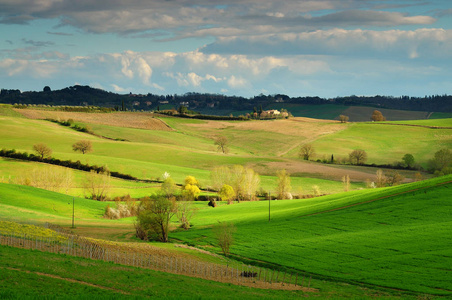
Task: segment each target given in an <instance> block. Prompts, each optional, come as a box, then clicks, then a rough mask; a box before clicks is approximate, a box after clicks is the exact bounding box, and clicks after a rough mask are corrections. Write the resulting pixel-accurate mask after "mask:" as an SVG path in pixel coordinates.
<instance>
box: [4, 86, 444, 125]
mask: <svg viewBox="0 0 452 300" xmlns="http://www.w3.org/2000/svg"><path fill="white" fill-rule="evenodd" d="M0 103H9V104H15V103H17V104H45V105H67V106H102V107H110V108H114V109H115V110H163V109H172V108H176V109H177V108H179V107H180V106H185V107H187V108H189V109H190V110H192V111H197V112H200V113H203V114H212V115H229V114H233V115H236V116H237V115H240V114H243V115H245V114H246V113H250V114H252V113H253V112H260V111H262V110H266V109H282V108H285V109H287V110H288V111H289V112H291V113H292V114H293V115H294V116H305V117H314V118H322V119H333V118H337V117H338V116H339V114H347V113H349V114H351V115H352V116H350V121H363V120H362V119H360V118H359V117H357V116H360V115H361V112H358V113H356V110H351V111H350V109H349V108H351V107H368V108H369V107H370V109H379V110H399V111H416V112H420V113H417V114H414V115H412V114H403V113H391V115H393V117H390V118H388V119H390V120H406V119H425V118H429V117H430V116H431V113H433V112H435V113H446V114H452V96H451V95H434V96H425V97H409V96H401V97H393V96H379V95H377V96H354V95H352V96H347V97H336V98H328V99H327V98H320V97H289V96H287V95H282V94H276V95H263V94H260V95H258V96H254V97H250V98H244V97H240V96H225V95H221V94H201V93H186V94H184V95H177V94H174V95H154V94H151V93H148V94H145V95H144V94H140V95H136V94H132V93H130V94H116V93H112V92H107V91H104V90H101V89H96V88H92V87H89V86H81V85H75V86H71V87H67V88H64V89H61V90H54V91H52V90H51V89H50V87H48V86H46V87H45V88H44V89H43V91H41V92H36V91H31V92H21V91H20V90H8V89H2V90H1V92H0ZM370 109H367V110H366V111H368V110H370ZM367 114H368V112H366V116H365V120H366V121H367V120H368V116H367ZM387 114H388V111H387ZM447 116H448V115H446V117H447ZM449 117H450V116H449Z"/></svg>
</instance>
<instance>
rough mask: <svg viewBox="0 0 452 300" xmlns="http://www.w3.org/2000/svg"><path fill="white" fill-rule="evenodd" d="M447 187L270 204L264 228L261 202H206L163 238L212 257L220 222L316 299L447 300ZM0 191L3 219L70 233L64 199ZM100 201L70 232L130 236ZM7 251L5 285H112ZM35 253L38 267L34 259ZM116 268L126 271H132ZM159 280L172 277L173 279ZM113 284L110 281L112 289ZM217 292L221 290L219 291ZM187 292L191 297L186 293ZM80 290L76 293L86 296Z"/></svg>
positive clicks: (247, 254) (427, 185)
mask: <svg viewBox="0 0 452 300" xmlns="http://www.w3.org/2000/svg"><path fill="white" fill-rule="evenodd" d="M451 181H452V176H447V177H441V178H436V179H433V180H429V181H423V182H417V183H412V184H408V185H403V186H399V187H394V188H384V189H371V190H363V191H355V192H349V193H343V194H336V195H330V196H325V197H320V198H314V199H303V200H292V201H271V203H270V205H271V221H270V222H268V204H269V203H268V202H267V201H263V202H244V203H240V204H234V205H229V206H228V205H222V206H220V207H217V208H215V209H212V208H209V207H207V206H206V205H205V203H197V206H198V208H199V211H198V213H197V215H196V217H195V219H194V220H193V227H192V229H190V230H189V231H176V232H173V233H171V235H170V238H171V239H172V240H173V241H174V240H182V241H186V242H188V243H190V244H196V245H199V246H201V247H205V248H207V249H210V250H214V252H216V251H219V250H218V249H217V248H216V247H215V246H214V245H215V241H214V238H213V233H212V231H211V229H210V227H211V226H212V225H213V224H215V223H217V222H218V221H228V222H232V223H234V224H235V226H236V227H237V232H236V234H235V244H234V246H233V248H232V254H233V255H232V257H236V258H240V259H246V260H249V261H251V262H252V261H254V262H256V263H258V264H261V265H262V264H264V265H267V266H271V267H274V268H277V269H286V268H287V269H291V270H297V271H301V272H303V271H304V272H308V273H309V274H313V275H314V280H313V282H312V286H313V287H314V288H316V289H319V293H320V294H318V296H324V297H330V296H331V295H334V296H336V297H345V298H349V297H352V296H353V297H370V295H374V296H375V295H379V296H388V295H390V296H391V295H392V296H393V297H398V296H402V297H403V298H406V297H408V294H402V295H400V294H399V293H398V292H395V291H392V292H389V291H390V290H387V289H386V288H389V289H396V290H400V291H405V292H409V293H414V295H416V294H417V295H420V294H433V295H444V296H447V295H449V296H450V295H451V293H452V286H451V282H450V281H449V280H448V279H447V278H448V274H449V273H450V272H451V270H450V269H449V268H448V267H447V266H450V265H451V261H452V254H451V252H450V250H449V246H450V243H451V242H452V241H451V239H450V234H449V230H450V226H451V225H452V223H451V222H452V221H451V219H450V211H451V210H450V209H451V207H452V202H451V199H450V197H448V196H449V195H450V188H452V183H451ZM0 194H1V195H2V198H0V200H1V204H0V206H1V207H0V212H2V215H1V216H0V218H3V217H4V216H7V217H8V216H16V219H17V218H23V219H27V220H40V218H45V219H46V220H52V221H55V222H57V223H60V224H62V225H65V224H66V226H67V227H68V226H69V224H70V222H69V220H70V215H71V205H70V204H71V202H70V200H71V199H72V198H71V197H68V196H63V195H61V194H57V193H52V192H48V191H43V190H39V189H34V188H29V187H23V186H15V185H8V184H0ZM3 196H4V197H3ZM104 204H105V203H99V202H96V201H91V200H86V199H76V207H75V209H76V217H77V219H76V222H77V223H76V224H77V228H76V229H75V230H76V232H78V233H88V232H91V234H92V235H94V236H96V234H98V235H102V236H103V237H104V238H112V237H113V235H111V234H110V230H113V231H116V233H118V232H122V233H123V234H124V235H126V234H125V233H126V232H127V231H129V232H131V231H133V228H132V224H131V223H132V220H131V219H123V220H119V221H111V220H104V219H102V218H101V214H102V211H103V207H102V206H103V205H104ZM245 212H246V213H245ZM42 220H43V219H42ZM93 231H94V232H93ZM419 240H422V243H419ZM129 242H130V240H129ZM171 245H172V244H169V245H166V247H167V246H171ZM4 249H9V248H4V247H2V255H0V261H1V262H0V268H3V269H5V268H14V269H19V271H17V270H16V271H17V272H16V271H14V272H9V271H8V278H9V277H11V278H15V279H16V280H20V278H26V276H28V275H25V274H29V273H27V271H31V272H35V273H36V272H39V273H44V274H51V275H52V274H53V275H55V276H60V277H64V278H75V279H76V280H78V281H82V282H89V283H92V284H95V285H100V286H106V287H111V285H106V283H105V281H102V280H99V281H96V280H94V279H93V278H95V277H96V276H91V275H86V276H85V275H82V274H91V273H90V272H93V271H90V270H85V269H83V270H82V269H79V266H77V264H81V265H84V266H93V270H94V269H97V270H104V269H102V268H104V267H105V268H109V269H111V270H110V271H108V272H109V273H112V274H114V272H115V271H114V270H115V269H116V268H117V267H115V265H112V264H105V263H102V262H89V263H83V261H84V260H81V259H73V258H67V257H64V256H57V255H51V254H39V255H37V254H36V252H30V253H31V254H30V257H33V261H32V262H28V261H27V257H28V256H27V255H28V254H27V253H28V252H26V251H25V250H17V249H15V250H8V251H9V252H10V253H12V254H11V255H20V256H21V257H23V258H22V259H21V260H14V259H13V260H9V259H8V256H7V255H5V254H4V253H6V252H5V250H4ZM17 253H19V254H17ZM8 255H10V254H8ZM41 255H42V257H43V258H42V262H39V259H40V258H41ZM4 259H5V260H6V261H7V263H5V261H4ZM12 262H14V263H12ZM77 262H79V263H77ZM332 262H334V263H332ZM74 264H75V265H76V266H74ZM65 267H68V268H69V267H70V268H75V269H74V270H76V271H77V272H72V273H71V274H74V277H68V275H67V274H66V275H64V276H62V275H61V274H64V273H59V272H66V271H65ZM118 268H119V269H121V270H123V271H124V270H125V269H129V268H128V267H118ZM5 270H7V269H5ZM130 270H131V271H130V273H128V274H129V276H130V278H135V276H137V277H139V276H143V272H145V273H146V272H151V273H152V271H148V270H137V269H134V268H131V269H130ZM78 271H80V272H78ZM82 271H83V272H82ZM55 272H58V273H55ZM86 272H87V273H86ZM103 272H107V271H106V270H105V271H103ZM0 273H2V272H0ZM157 273H158V272H157ZM2 274H5V273H2ZM23 276H25V277H23ZM36 276H38V277H36ZM39 276H47V275H42V274H40V275H39V274H34V275H32V276H31V275H30V277H31V278H34V279H37V278H39ZM162 276H164V277H165V278H172V276H175V275H169V274H163V275H162ZM175 277H178V276H175ZM41 278H42V277H41ZM112 278H115V277H112ZM117 278H120V277H117ZM153 278H154V277H153ZM10 280H12V279H10ZM58 280H61V279H60V278H58ZM58 280H57V282H58ZM167 280H170V279H167ZM186 280H188V281H189V282H190V283H187V284H188V285H190V284H191V285H193V284H195V283H194V282H195V281H196V280H195V279H194V281H192V279H186ZM133 281H134V282H135V280H133ZM1 282H3V283H4V282H5V281H1ZM7 282H10V281H9V280H8V281H7ZM32 282H33V280H32V279H30V280H28V279H24V281H23V287H24V291H29V290H28V289H30V290H31V289H33V288H35V285H33V284H32ZM112 282H113V280H112ZM112 282H110V284H113V283H112ZM201 282H202V281H201ZM341 282H345V283H347V284H341ZM3 283H2V284H3ZM180 284H181V285H182V286H185V284H186V283H185V281H181V283H180ZM206 284H209V286H210V284H213V286H214V287H213V288H215V285H217V283H206ZM350 284H351V285H350ZM6 285H7V286H9V285H8V284H6ZM219 285H220V287H219V288H220V289H221V288H222V287H221V286H222V284H219ZM27 286H30V287H27ZM62 286H64V284H63V285H57V287H55V286H54V287H53V288H52V290H53V292H54V293H59V294H60V295H61V293H63V294H64V292H62V291H61V289H60V288H61V287H62ZM117 286H120V285H117ZM169 286H170V285H168V287H164V286H160V287H159V292H161V290H160V289H162V290H165V289H166V288H169ZM195 286H196V284H195ZM356 286H364V287H366V288H364V289H363V288H356ZM50 287H51V286H49V287H48V288H50ZM82 287H85V288H86V286H85V284H83V283H82ZM73 288H75V289H78V288H80V286H79V287H77V285H75V286H74V287H73ZM206 288H207V287H206ZM233 288H234V289H235V287H233ZM369 288H370V289H369ZM375 288H378V289H380V292H377V291H375V290H373V289H375ZM119 289H120V290H122V289H123V288H122V287H121V288H119ZM187 289H188V290H190V288H189V287H188V286H187ZM241 289H242V288H240V287H238V288H237V290H235V291H234V292H233V293H239V294H241V293H242V290H241ZM101 290H102V289H101ZM245 290H246V288H245ZM2 291H8V293H10V294H6V295H14V296H16V295H20V291H18V290H17V289H16V288H10V289H9V290H8V289H5V290H2ZM126 291H129V290H126ZM383 291H384V292H383ZM80 293H82V294H83V291H80ZM87 293H88V292H87ZM193 293H194V294H196V295H202V294H198V293H199V292H198V291H197V288H195V290H193ZM273 293H274V294H273ZM279 293H281V294H279ZM294 293H295V294H294ZM402 293H403V292H402ZM271 294H272V295H280V296H281V297H291V296H290V295H292V296H296V297H299V296H300V295H301V294H300V293H297V292H278V291H274V292H271ZM259 295H260V294H259ZM314 295H316V294H314ZM280 296H274V297H280ZM11 297H12V296H11ZM272 297H273V296H272ZM189 298H190V297H189Z"/></svg>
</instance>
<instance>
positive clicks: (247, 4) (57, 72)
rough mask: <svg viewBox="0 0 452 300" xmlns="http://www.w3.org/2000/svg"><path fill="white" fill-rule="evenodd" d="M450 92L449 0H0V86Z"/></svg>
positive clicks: (246, 92) (241, 92) (245, 92)
mask: <svg viewBox="0 0 452 300" xmlns="http://www.w3.org/2000/svg"><path fill="white" fill-rule="evenodd" d="M76 84H79V85H89V86H91V87H95V88H100V89H103V90H107V91H111V92H117V93H120V94H126V93H134V94H147V93H153V94H160V95H168V94H184V93H187V92H197V93H215V94H226V95H237V96H244V97H251V96H254V95H259V94H286V95H289V96H291V97H296V96H320V97H336V96H348V95H387V96H402V95H408V96H425V95H436V94H451V93H452V1H450V0H431V1H428V0H312V1H308V0H305V1H303V0H298V1H295V0H286V1H274V0H243V1H240V0H230V1H212V0H193V1H188V0H158V1H152V0H105V1H95V0H77V1H74V0H0V88H5V89H20V90H22V91H42V90H43V88H44V86H50V87H51V89H52V90H56V89H62V88H65V87H68V86H73V85H76Z"/></svg>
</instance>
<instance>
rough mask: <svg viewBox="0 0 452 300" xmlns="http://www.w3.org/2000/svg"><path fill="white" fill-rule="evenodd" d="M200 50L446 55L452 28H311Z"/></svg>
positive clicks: (240, 39)
mask: <svg viewBox="0 0 452 300" xmlns="http://www.w3.org/2000/svg"><path fill="white" fill-rule="evenodd" d="M200 51H202V52H205V53H207V54H209V53H223V54H244V55H252V54H259V55H270V54H271V55H275V56H282V55H300V54H303V55H341V56H344V55H345V56H350V57H352V56H360V57H365V56H367V57H382V58H388V57H393V58H394V59H395V58H403V57H405V58H412V57H413V53H414V52H416V53H417V57H423V58H428V59H430V58H432V57H435V58H436V59H445V58H450V57H451V56H452V30H444V29H438V28H432V29H417V30H412V31H403V30H386V31H373V30H362V29H355V30H345V29H339V28H335V29H330V30H316V31H312V32H302V33H296V34H295V33H287V34H278V35H273V34H270V35H259V36H253V37H228V38H223V39H220V40H218V41H217V42H215V43H212V44H210V45H207V46H205V47H204V48H202V49H201V50H200Z"/></svg>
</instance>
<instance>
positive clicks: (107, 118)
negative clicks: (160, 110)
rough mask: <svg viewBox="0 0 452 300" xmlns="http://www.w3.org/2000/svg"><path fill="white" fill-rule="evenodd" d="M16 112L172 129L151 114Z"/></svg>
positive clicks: (28, 110) (105, 123)
mask: <svg viewBox="0 0 452 300" xmlns="http://www.w3.org/2000/svg"><path fill="white" fill-rule="evenodd" d="M16 111H17V112H19V113H20V114H22V115H23V116H25V117H27V118H29V119H55V120H61V121H63V120H64V121H66V120H69V119H72V120H74V121H76V122H83V123H90V124H101V125H109V126H118V127H129V128H138V129H148V130H164V131H171V130H172V129H171V128H170V127H169V126H168V125H167V124H166V123H165V122H163V121H161V120H159V119H156V118H154V115H153V114H151V113H139V112H113V113H82V112H63V111H50V110H34V109H16Z"/></svg>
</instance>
